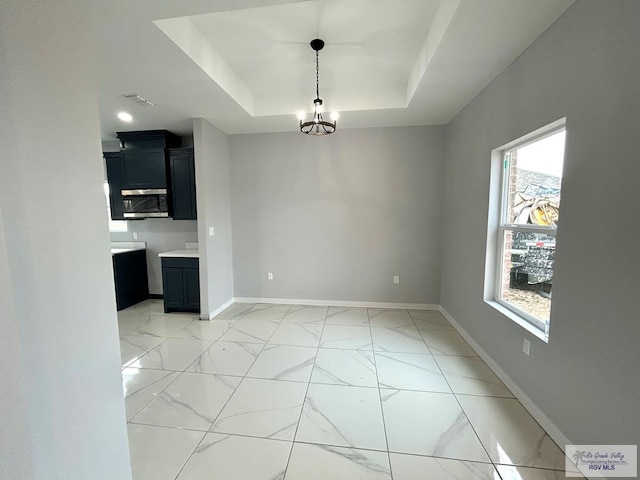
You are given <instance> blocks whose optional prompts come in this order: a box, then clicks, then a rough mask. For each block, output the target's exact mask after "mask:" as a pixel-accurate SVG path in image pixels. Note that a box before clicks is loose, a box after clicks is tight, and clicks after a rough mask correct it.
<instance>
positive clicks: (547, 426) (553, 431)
mask: <svg viewBox="0 0 640 480" xmlns="http://www.w3.org/2000/svg"><path fill="white" fill-rule="evenodd" d="M439 310H440V313H442V315H444V316H445V318H446V319H447V320H449V322H451V324H452V325H453V326H454V327H455V329H456V330H457V331H458V333H460V335H462V336H463V337H464V339H465V340H466V341H467V343H468V344H469V345H471V348H473V349H474V350H475V351H476V353H477V354H478V355H479V356H480V358H482V360H484V362H485V363H486V364H487V365H488V366H489V368H490V369H491V370H493V373H495V374H496V375H497V376H498V378H499V379H500V380H502V383H504V384H505V385H506V386H507V388H508V389H509V390H511V393H513V394H514V395H515V397H516V398H517V399H518V400H519V401H520V403H521V404H522V406H523V407H524V408H525V409H526V410H527V411H528V412H529V413H530V414H531V416H532V417H533V418H534V419H535V420H536V421H537V422H538V423H539V424H540V426H541V427H542V428H543V429H544V431H545V432H547V433H548V434H549V436H550V437H551V438H552V439H553V441H554V442H556V443H557V444H558V446H559V447H560V448H561V449H562V451H564V449H565V445H573V442H571V441H570V440H569V439H568V438H567V437H566V435H565V434H564V433H562V432H561V431H560V429H559V428H558V427H557V426H556V425H555V424H554V423H553V422H552V421H551V420H550V419H549V417H547V416H546V415H545V414H544V413H543V412H542V410H540V408H538V406H537V405H536V404H535V403H533V400H531V399H530V398H529V397H528V396H527V394H526V393H524V392H523V391H522V389H521V388H520V387H519V386H518V385H517V384H516V382H514V381H513V379H512V378H511V377H510V376H509V375H507V373H506V372H505V371H504V370H503V369H502V368H501V367H500V365H498V364H497V363H496V362H495V360H494V359H493V358H491V357H490V356H489V354H488V353H487V352H485V351H484V350H483V349H482V347H481V346H480V345H478V343H477V342H476V341H475V340H474V339H473V338H471V336H470V335H469V334H468V333H467V332H466V331H465V329H464V328H462V326H461V325H460V324H459V323H458V322H457V321H456V320H455V319H454V318H453V317H452V316H451V314H449V312H447V311H446V310H445V309H444V308H442V307H440V308H439Z"/></svg>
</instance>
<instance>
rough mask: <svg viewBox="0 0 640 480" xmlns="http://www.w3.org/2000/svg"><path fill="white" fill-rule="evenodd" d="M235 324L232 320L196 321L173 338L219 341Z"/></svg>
mask: <svg viewBox="0 0 640 480" xmlns="http://www.w3.org/2000/svg"><path fill="white" fill-rule="evenodd" d="M233 323H234V322H233V321H232V320H195V321H193V322H192V323H191V324H189V325H187V326H186V327H184V328H183V329H182V330H180V331H179V332H178V333H176V334H175V335H173V338H191V339H195V340H218V339H219V338H220V337H221V336H222V335H224V333H225V332H226V331H227V330H229V328H231V325H233Z"/></svg>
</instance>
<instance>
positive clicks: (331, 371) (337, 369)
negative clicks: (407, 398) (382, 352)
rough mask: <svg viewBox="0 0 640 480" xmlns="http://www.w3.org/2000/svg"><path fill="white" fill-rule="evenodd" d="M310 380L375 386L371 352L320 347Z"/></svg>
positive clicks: (374, 368) (374, 370) (375, 380)
mask: <svg viewBox="0 0 640 480" xmlns="http://www.w3.org/2000/svg"><path fill="white" fill-rule="evenodd" d="M325 328H326V327H325ZM311 381H312V382H313V383H329V384H334V385H351V386H357V387H377V386H378V382H377V378H376V367H375V364H374V363H373V353H372V352H369V351H366V350H338V349H333V348H320V349H318V356H317V357H316V362H315V366H314V367H313V374H312V375H311Z"/></svg>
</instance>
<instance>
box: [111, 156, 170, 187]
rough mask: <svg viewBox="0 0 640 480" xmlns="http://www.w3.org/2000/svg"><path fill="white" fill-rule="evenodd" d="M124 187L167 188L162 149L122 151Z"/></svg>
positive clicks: (164, 159)
mask: <svg viewBox="0 0 640 480" xmlns="http://www.w3.org/2000/svg"><path fill="white" fill-rule="evenodd" d="M122 158H123V162H124V172H125V187H126V188H132V189H134V188H167V163H166V157H165V152H164V149H162V148H150V149H144V150H130V151H126V150H125V151H123V152H122Z"/></svg>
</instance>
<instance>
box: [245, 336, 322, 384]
mask: <svg viewBox="0 0 640 480" xmlns="http://www.w3.org/2000/svg"><path fill="white" fill-rule="evenodd" d="M317 350H318V349H317V348H313V347H294V346H290V345H270V344H268V345H266V346H265V347H264V349H263V350H262V352H261V353H260V355H259V356H258V359H257V360H256V362H255V363H254V364H253V366H252V367H251V369H250V370H249V372H248V373H247V376H248V377H255V378H267V379H272V380H291V381H296V382H308V381H309V378H311V371H312V370H313V363H314V360H315V358H316V352H317Z"/></svg>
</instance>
